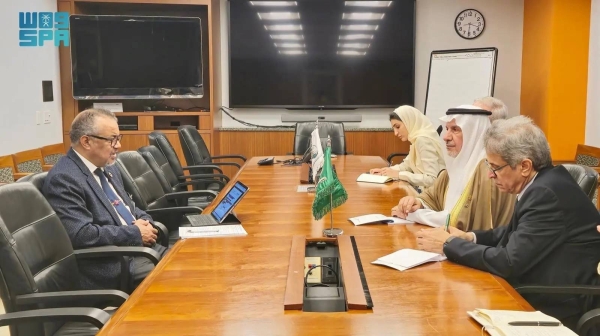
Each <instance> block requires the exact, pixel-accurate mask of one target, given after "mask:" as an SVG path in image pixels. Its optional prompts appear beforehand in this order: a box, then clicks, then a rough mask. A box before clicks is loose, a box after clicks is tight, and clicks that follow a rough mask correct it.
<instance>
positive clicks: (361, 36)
mask: <svg viewBox="0 0 600 336" xmlns="http://www.w3.org/2000/svg"><path fill="white" fill-rule="evenodd" d="M374 36H375V35H372V34H348V35H340V40H372V39H373V37H374Z"/></svg>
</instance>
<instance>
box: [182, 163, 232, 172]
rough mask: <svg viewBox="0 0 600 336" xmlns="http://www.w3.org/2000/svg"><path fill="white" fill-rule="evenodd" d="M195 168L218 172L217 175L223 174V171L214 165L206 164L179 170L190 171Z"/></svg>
mask: <svg viewBox="0 0 600 336" xmlns="http://www.w3.org/2000/svg"><path fill="white" fill-rule="evenodd" d="M196 168H203V169H206V168H211V169H212V170H216V171H218V172H219V174H223V169H221V168H219V167H217V166H215V165H214V164H210V163H207V164H199V165H195V166H186V167H181V169H183V170H190V169H196Z"/></svg>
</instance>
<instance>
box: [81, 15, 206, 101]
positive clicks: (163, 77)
mask: <svg viewBox="0 0 600 336" xmlns="http://www.w3.org/2000/svg"><path fill="white" fill-rule="evenodd" d="M70 34H71V61H72V76H73V96H74V98H75V99H165V98H202V97H203V95H204V87H203V82H202V61H203V60H202V34H201V26H200V18H197V17H157V16H121V15H71V17H70Z"/></svg>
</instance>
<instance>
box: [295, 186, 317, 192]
mask: <svg viewBox="0 0 600 336" xmlns="http://www.w3.org/2000/svg"><path fill="white" fill-rule="evenodd" d="M308 189H313V190H314V189H315V185H314V184H301V185H299V186H298V189H297V190H296V191H297V192H304V193H305V192H308Z"/></svg>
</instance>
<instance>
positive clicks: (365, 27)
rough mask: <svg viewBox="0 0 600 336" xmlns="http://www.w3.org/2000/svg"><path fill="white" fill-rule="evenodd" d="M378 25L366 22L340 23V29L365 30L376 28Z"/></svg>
mask: <svg viewBox="0 0 600 336" xmlns="http://www.w3.org/2000/svg"><path fill="white" fill-rule="evenodd" d="M377 28H379V25H368V24H352V25H342V27H341V29H342V30H365V31H373V30H377Z"/></svg>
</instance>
